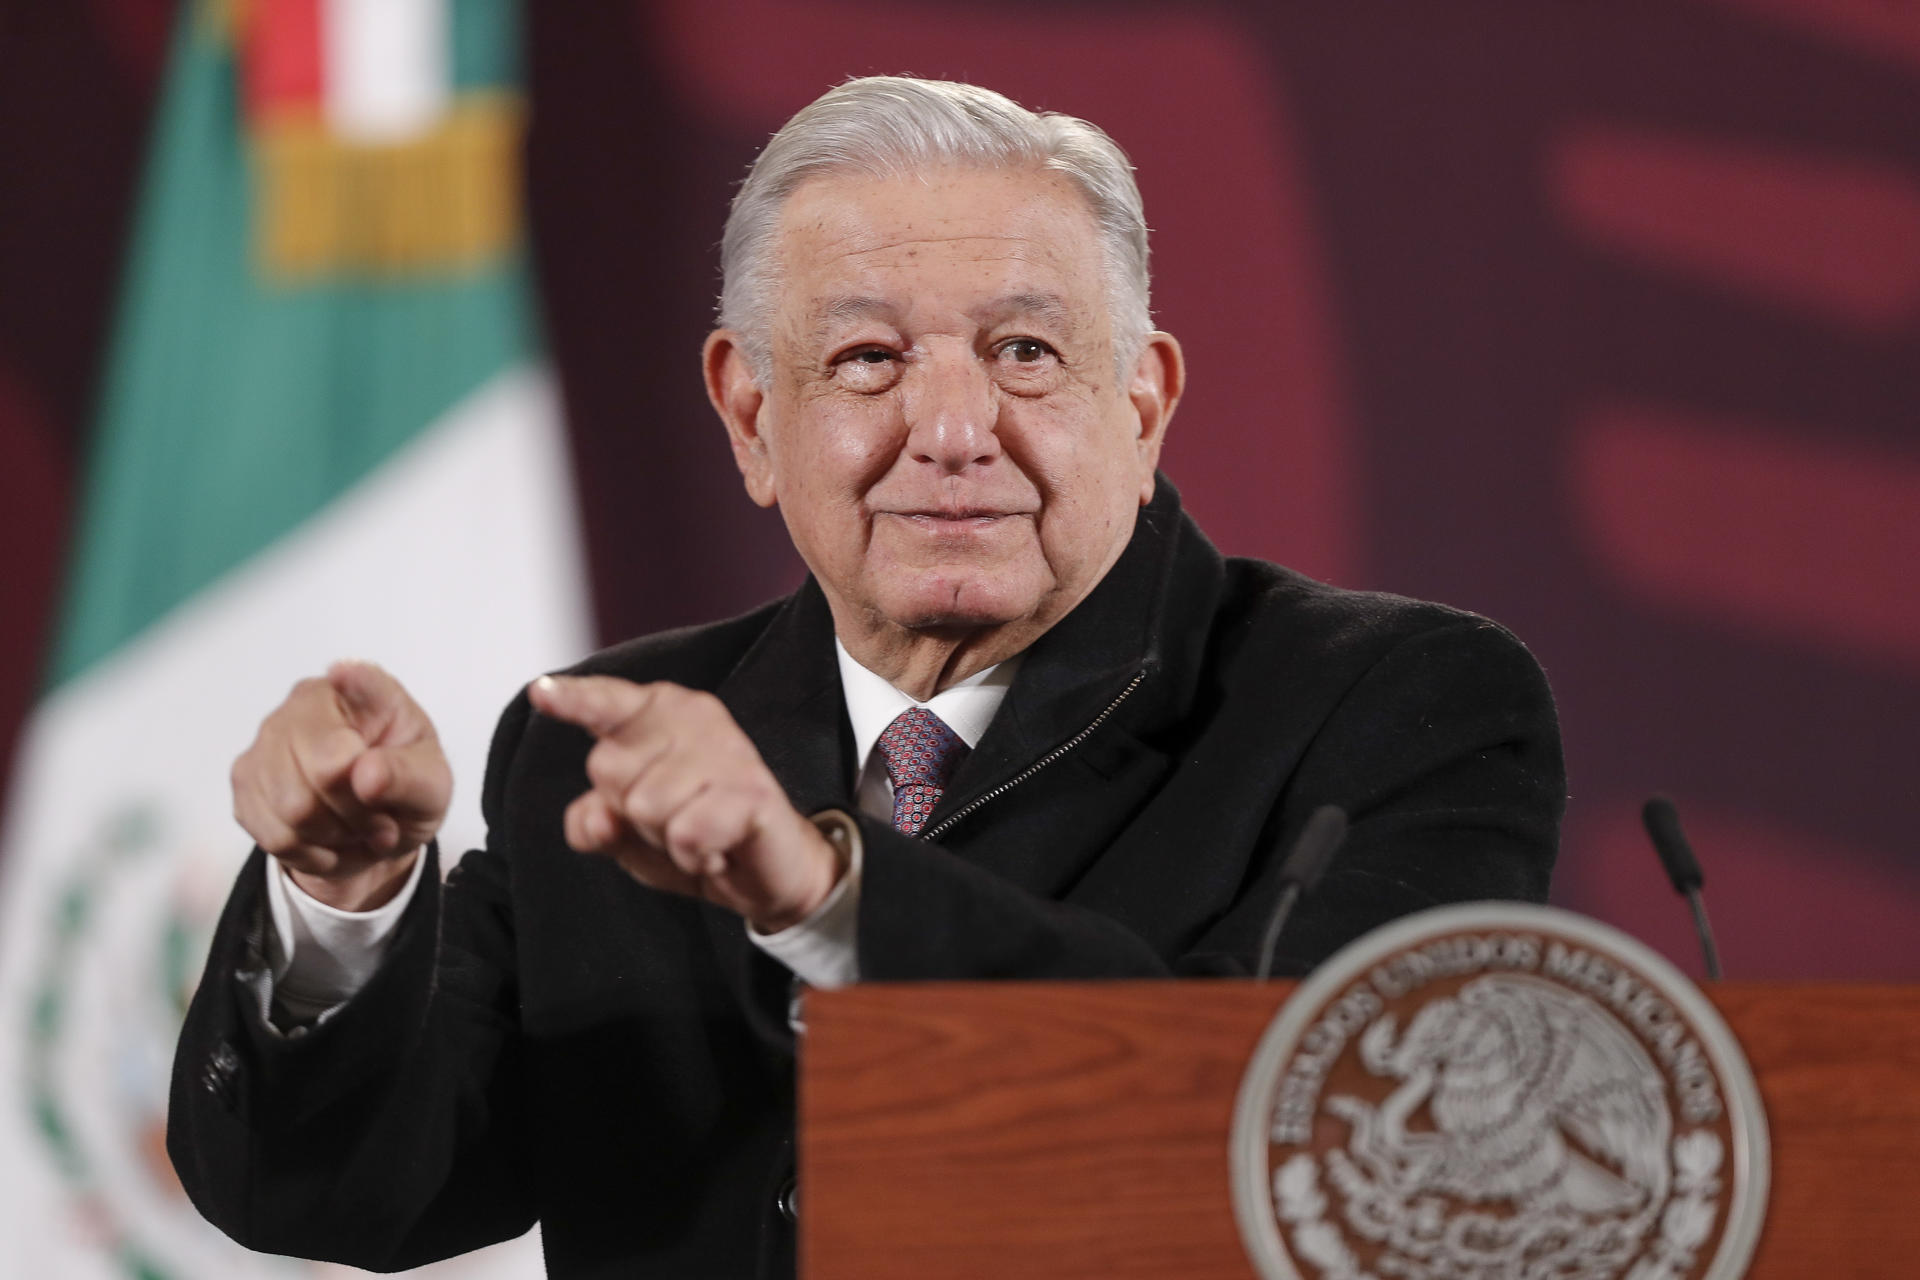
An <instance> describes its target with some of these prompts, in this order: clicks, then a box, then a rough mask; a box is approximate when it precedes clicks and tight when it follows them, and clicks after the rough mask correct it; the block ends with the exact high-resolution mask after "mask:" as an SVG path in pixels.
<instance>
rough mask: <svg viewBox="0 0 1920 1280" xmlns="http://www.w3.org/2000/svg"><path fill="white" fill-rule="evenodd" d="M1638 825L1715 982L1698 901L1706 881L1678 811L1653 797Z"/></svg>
mask: <svg viewBox="0 0 1920 1280" xmlns="http://www.w3.org/2000/svg"><path fill="white" fill-rule="evenodd" d="M1640 821H1641V822H1643V823H1644V824H1646V828H1647V836H1648V838H1650V839H1651V840H1652V841H1653V848H1654V852H1656V853H1658V854H1659V855H1660V865H1661V866H1663V867H1665V868H1666V869H1667V879H1668V880H1671V881H1672V882H1673V891H1674V892H1675V893H1678V894H1682V895H1684V896H1685V897H1686V899H1687V905H1688V906H1689V907H1691V908H1693V931H1694V932H1695V933H1696V934H1698V935H1699V937H1700V950H1701V951H1702V952H1703V953H1704V954H1705V955H1706V958H1707V977H1708V979H1709V980H1711V981H1714V982H1718V981H1719V980H1720V950H1719V948H1717V947H1715V946H1714V945H1713V926H1712V925H1711V924H1709V923H1707V904H1706V902H1705V901H1704V900H1703V899H1702V898H1701V897H1700V890H1701V889H1702V888H1704V887H1705V886H1706V883H1707V880H1706V877H1705V876H1703V875H1701V874H1700V862H1699V859H1697V858H1695V857H1694V856H1693V846H1692V845H1690V844H1688V843H1687V837H1686V833H1685V832H1683V831H1681V830H1680V811H1679V810H1678V809H1676V808H1674V807H1673V801H1671V800H1669V799H1667V798H1666V797H1665V796H1654V797H1653V798H1652V799H1651V800H1648V801H1647V803H1646V804H1645V805H1643V806H1642V807H1641V809H1640Z"/></svg>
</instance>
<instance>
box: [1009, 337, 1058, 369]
mask: <svg viewBox="0 0 1920 1280" xmlns="http://www.w3.org/2000/svg"><path fill="white" fill-rule="evenodd" d="M1000 354H1001V355H1003V356H1005V357H1007V358H1009V359H1011V360H1013V361H1014V362H1015V363H1017V364H1035V363H1038V362H1039V361H1041V360H1045V359H1046V358H1047V357H1048V356H1050V355H1052V354H1053V348H1052V347H1049V346H1048V345H1047V344H1046V343H1044V342H1041V341H1040V340H1039V339H1037V338H1014V339H1012V340H1011V341H1008V342H1004V343H1002V344H1001V345H1000Z"/></svg>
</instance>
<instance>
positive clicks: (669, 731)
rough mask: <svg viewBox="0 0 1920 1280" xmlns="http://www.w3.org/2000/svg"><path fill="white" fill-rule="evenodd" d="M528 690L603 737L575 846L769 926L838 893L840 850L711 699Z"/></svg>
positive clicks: (604, 689)
mask: <svg viewBox="0 0 1920 1280" xmlns="http://www.w3.org/2000/svg"><path fill="white" fill-rule="evenodd" d="M528 696H529V697H530V698H531V699H532V701H533V705H534V707H535V708H537V709H538V710H539V711H541V712H542V713H543V714H545V715H549V716H552V717H553V718H554V719H556V720H564V721H566V722H567V723H569V724H574V725H578V726H579V727H580V728H582V729H585V730H586V731H587V732H588V733H590V734H592V735H593V736H594V737H595V738H596V739H598V741H597V742H596V743H595V745H594V747H593V750H592V751H590V752H589V753H588V755H587V780H588V782H589V783H590V784H591V786H590V789H589V790H588V791H586V792H585V793H584V794H582V795H581V796H580V797H579V798H577V799H576V800H574V802H573V803H572V804H570V805H568V806H567V811H566V837H567V843H568V844H569V845H571V846H573V848H575V849H577V850H579V851H580V852H582V853H602V854H607V855H610V856H611V857H613V858H614V860H615V861H617V862H619V864H620V865H621V866H622V867H623V868H625V870H626V871H627V873H628V874H630V875H631V876H633V878H634V879H636V880H638V881H639V882H640V883H642V884H644V885H647V886H649V887H651V888H654V889H662V890H666V891H667V892H670V893H683V894H688V895H690V896H692V897H697V898H704V899H706V900H707V901H709V902H713V903H716V904H718V905H720V906H723V907H726V908H728V909H729V910H732V911H735V912H738V913H739V914H740V915H742V916H744V917H746V919H747V920H748V922H749V923H751V924H752V925H753V927H754V928H756V929H758V930H760V931H761V932H763V933H772V932H776V931H778V930H780V929H784V928H786V927H787V926H789V925H792V924H796V923H798V922H799V921H801V920H804V919H805V918H806V917H807V916H809V915H811V914H812V913H813V912H814V910H815V909H816V908H818V907H819V906H820V904H821V903H822V902H824V901H825V900H826V897H827V895H828V894H829V893H830V892H832V890H833V886H834V883H835V881H836V880H837V879H838V875H839V859H838V857H837V855H836V854H835V853H834V850H833V846H832V845H831V844H830V843H828V841H827V838H826V837H825V836H824V835H822V834H821V833H820V831H819V830H818V829H817V828H816V827H815V826H814V825H813V824H812V823H811V822H809V821H808V820H807V819H806V818H804V817H802V816H801V815H800V813H799V812H798V811H797V810H796V809H794V807H793V805H792V804H791V803H790V802H789V801H788V800H787V794H786V792H785V791H784V790H782V789H781V786H780V783H779V782H778V781H777V780H776V779H775V778H774V776H773V774H772V773H771V772H770V771H769V770H768V769H767V766H766V763H765V762H764V761H762V760H761V759H760V753H759V752H758V751H757V750H755V748H754V745H753V743H752V742H751V741H750V740H749V739H748V737H747V735H746V733H745V732H744V731H743V730H742V729H741V728H740V726H739V725H738V724H736V723H734V720H733V717H732V716H731V715H730V714H728V712H727V709H726V707H725V706H723V705H722V704H721V702H720V700H719V699H718V698H716V697H714V696H713V695H712V694H710V693H700V692H696V691H694V690H691V689H685V688H682V687H681V686H679V685H675V684H634V683H633V682H631V681H627V680H620V679H615V678H613V677H611V676H542V677H541V678H540V679H538V680H536V681H534V682H533V684H532V685H531V686H530V687H529V689H528Z"/></svg>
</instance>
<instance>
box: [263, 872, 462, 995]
mask: <svg viewBox="0 0 1920 1280" xmlns="http://www.w3.org/2000/svg"><path fill="white" fill-rule="evenodd" d="M426 865H427V854H426V850H424V849H422V850H421V851H420V852H419V853H418V854H416V855H415V857H414V860H413V870H412V871H411V872H410V873H409V874H408V876H407V882H406V884H404V885H402V886H401V887H400V892H399V893H397V894H395V895H394V896H393V898H392V900H390V901H388V902H386V903H384V904H382V905H381V906H379V907H376V908H375V909H374V910H372V911H342V910H340V909H339V908H338V907H330V906H328V905H327V904H326V903H324V902H321V901H320V900H319V899H318V898H315V897H313V896H311V895H310V894H308V893H306V892H305V891H304V890H302V889H301V888H300V886H299V885H297V884H295V883H294V882H293V877H291V876H289V875H288V874H287V869H286V868H285V867H284V866H282V865H281V864H280V862H279V860H278V859H276V858H268V859H267V868H266V871H267V918H268V920H269V921H270V922H271V924H272V927H271V928H270V929H268V930H267V939H266V943H267V965H268V969H269V971H270V973H271V974H272V980H273V1008H274V1012H275V1013H276V1014H277V1015H278V1016H279V1018H280V1019H281V1020H284V1021H286V1022H290V1023H294V1024H299V1023H308V1022H318V1021H324V1020H325V1019H326V1017H327V1016H328V1015H329V1014H331V1013H333V1012H334V1011H335V1010H336V1009H338V1008H339V1007H340V1006H341V1005H343V1004H345V1003H346V1002H347V1001H348V1000H350V999H352V998H353V996H354V995H355V993H357V992H358V991H359V990H360V989H361V988H362V987H364V986H366V985H367V981H368V980H369V979H370V978H372V977H373V974H374V971H375V970H377V969H378V968H379V967H380V962H381V961H382V960H384V959H385V958H386V954H387V948H388V946H389V945H390V944H391V943H392V941H393V931H394V928H395V926H397V925H398V924H399V923H400V917H401V916H402V915H403V914H405V913H406V909H407V904H408V903H409V902H412V901H413V895H414V894H415V893H416V892H418V891H419V888H420V876H421V874H422V872H421V869H422V868H423V867H425V866H426Z"/></svg>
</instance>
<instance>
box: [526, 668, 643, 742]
mask: <svg viewBox="0 0 1920 1280" xmlns="http://www.w3.org/2000/svg"><path fill="white" fill-rule="evenodd" d="M527 697H528V698H529V699H530V700H531V701H532V703H533V705H534V708H535V709H536V710H538V711H539V712H540V713H541V714H542V715H548V716H552V717H553V718H554V719H555V720H564V721H566V722H567V723H568V724H575V725H579V726H580V727H581V728H582V729H585V730H586V731H587V732H588V733H590V734H592V735H593V736H594V737H596V738H604V737H606V736H608V735H609V734H612V733H615V732H617V731H618V730H619V729H620V728H621V727H622V726H623V725H625V724H626V723H627V722H628V721H629V720H631V719H633V718H634V716H636V715H638V714H640V712H641V711H642V710H643V709H644V708H645V707H646V705H647V703H648V702H649V701H651V700H652V698H653V690H652V689H650V688H649V687H648V686H646V685H643V684H635V683H634V682H633V681H631V680H622V679H620V678H619V677H618V676H541V677H540V678H539V679H538V680H535V681H534V682H533V683H532V684H530V685H528V686H527Z"/></svg>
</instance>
